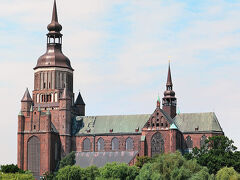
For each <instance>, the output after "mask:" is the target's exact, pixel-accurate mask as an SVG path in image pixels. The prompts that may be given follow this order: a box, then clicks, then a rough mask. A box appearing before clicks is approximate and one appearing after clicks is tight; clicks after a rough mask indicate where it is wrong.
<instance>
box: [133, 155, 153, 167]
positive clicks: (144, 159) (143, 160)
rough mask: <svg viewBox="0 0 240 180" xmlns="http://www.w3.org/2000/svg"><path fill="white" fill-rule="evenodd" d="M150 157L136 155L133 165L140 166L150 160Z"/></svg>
mask: <svg viewBox="0 0 240 180" xmlns="http://www.w3.org/2000/svg"><path fill="white" fill-rule="evenodd" d="M151 160H152V158H151V157H148V156H138V157H137V162H136V163H135V165H136V166H137V167H139V168H142V167H143V165H144V164H145V163H148V162H151Z"/></svg>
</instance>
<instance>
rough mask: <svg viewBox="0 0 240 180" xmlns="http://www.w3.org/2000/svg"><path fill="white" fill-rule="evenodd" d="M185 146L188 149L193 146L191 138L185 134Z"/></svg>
mask: <svg viewBox="0 0 240 180" xmlns="http://www.w3.org/2000/svg"><path fill="white" fill-rule="evenodd" d="M186 146H187V148H188V149H192V148H193V141H192V138H191V137H190V136H187V138H186Z"/></svg>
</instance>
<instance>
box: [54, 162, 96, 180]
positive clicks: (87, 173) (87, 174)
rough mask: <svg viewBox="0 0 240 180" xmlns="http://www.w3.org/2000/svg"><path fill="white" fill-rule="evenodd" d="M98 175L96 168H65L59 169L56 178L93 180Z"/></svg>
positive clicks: (60, 179) (62, 179) (63, 179)
mask: <svg viewBox="0 0 240 180" xmlns="http://www.w3.org/2000/svg"><path fill="white" fill-rule="evenodd" d="M99 175H100V173H99V170H98V168H97V167H96V166H90V167H87V168H81V167H80V166H69V165H68V166H65V167H64V168H61V169H60V170H59V171H58V173H57V176H56V179H58V180H66V179H71V180H75V179H76V180H95V179H96V178H97V177H98V176H99Z"/></svg>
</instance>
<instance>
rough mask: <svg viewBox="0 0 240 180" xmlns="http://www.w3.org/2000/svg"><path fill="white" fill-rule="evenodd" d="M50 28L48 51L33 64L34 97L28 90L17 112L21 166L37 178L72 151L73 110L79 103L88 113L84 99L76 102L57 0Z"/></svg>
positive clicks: (52, 168) (19, 162) (19, 161)
mask: <svg viewBox="0 0 240 180" xmlns="http://www.w3.org/2000/svg"><path fill="white" fill-rule="evenodd" d="M47 29H48V31H49V32H48V33H47V50H46V53H45V54H43V55H42V56H41V57H40V58H39V59H38V61H37V65H36V67H34V90H33V92H32V97H31V95H30V93H29V91H28V89H27V90H26V92H25V93H24V96H23V98H22V100H21V111H20V113H19V115H18V166H19V168H21V169H24V170H30V171H31V172H33V174H34V176H35V177H36V178H39V176H42V175H43V174H44V173H45V172H51V171H53V170H54V169H55V168H56V166H57V164H58V162H59V160H60V159H61V158H62V157H64V156H65V155H66V154H68V153H70V152H71V150H72V144H71V141H72V140H71V119H72V113H74V112H75V109H76V108H77V107H78V106H80V107H79V109H81V112H82V113H79V114H85V113H84V112H85V104H84V102H83V101H82V102H80V104H79V102H78V103H77V102H75V103H74V93H73V71H74V70H73V68H72V67H71V63H70V60H69V59H68V58H67V57H66V56H65V55H64V54H63V52H62V36H63V35H62V34H61V30H62V26H61V25H60V24H59V22H58V15H57V6H56V0H54V5H53V12H52V20H51V23H50V24H49V25H48V26H47ZM80 96H81V95H80ZM78 101H79V100H78Z"/></svg>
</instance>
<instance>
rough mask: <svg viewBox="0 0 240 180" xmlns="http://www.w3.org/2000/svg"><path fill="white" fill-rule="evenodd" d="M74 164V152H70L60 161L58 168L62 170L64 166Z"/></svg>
mask: <svg viewBox="0 0 240 180" xmlns="http://www.w3.org/2000/svg"><path fill="white" fill-rule="evenodd" d="M75 163H76V160H75V152H71V153H69V154H68V155H66V156H65V157H64V158H63V159H62V160H61V161H60V166H59V168H60V169H61V168H63V167H65V166H68V165H69V166H73V165H74V164H75Z"/></svg>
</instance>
